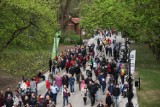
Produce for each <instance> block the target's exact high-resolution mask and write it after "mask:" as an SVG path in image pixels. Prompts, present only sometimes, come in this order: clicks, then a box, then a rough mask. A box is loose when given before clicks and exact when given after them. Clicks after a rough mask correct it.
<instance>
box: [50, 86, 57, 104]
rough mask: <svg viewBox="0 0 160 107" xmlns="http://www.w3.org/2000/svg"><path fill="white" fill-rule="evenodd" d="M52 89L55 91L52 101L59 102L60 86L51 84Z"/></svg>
mask: <svg viewBox="0 0 160 107" xmlns="http://www.w3.org/2000/svg"><path fill="white" fill-rule="evenodd" d="M50 90H51V92H52V93H53V98H52V101H54V104H56V103H57V93H58V87H57V86H56V85H55V84H53V85H51V87H50Z"/></svg>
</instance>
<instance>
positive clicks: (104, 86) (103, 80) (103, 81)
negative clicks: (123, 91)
mask: <svg viewBox="0 0 160 107" xmlns="http://www.w3.org/2000/svg"><path fill="white" fill-rule="evenodd" d="M101 85H102V93H103V95H104V91H105V89H106V81H105V79H104V78H103V79H102V83H101Z"/></svg>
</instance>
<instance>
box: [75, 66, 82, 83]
mask: <svg viewBox="0 0 160 107" xmlns="http://www.w3.org/2000/svg"><path fill="white" fill-rule="evenodd" d="M74 72H75V74H76V81H77V83H79V82H80V80H79V79H80V73H81V70H80V67H79V66H78V65H76V67H75V69H74Z"/></svg>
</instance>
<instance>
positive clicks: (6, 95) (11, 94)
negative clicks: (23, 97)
mask: <svg viewBox="0 0 160 107" xmlns="http://www.w3.org/2000/svg"><path fill="white" fill-rule="evenodd" d="M9 94H10V96H11V97H13V93H12V91H11V90H10V88H9V87H8V88H7V91H6V92H5V96H4V98H5V99H6V98H7V97H8V95H9Z"/></svg>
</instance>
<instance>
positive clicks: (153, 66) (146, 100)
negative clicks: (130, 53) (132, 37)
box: [131, 44, 160, 107]
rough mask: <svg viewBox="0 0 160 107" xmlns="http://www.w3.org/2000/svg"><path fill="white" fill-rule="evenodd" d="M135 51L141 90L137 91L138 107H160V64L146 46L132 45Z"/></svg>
mask: <svg viewBox="0 0 160 107" xmlns="http://www.w3.org/2000/svg"><path fill="white" fill-rule="evenodd" d="M131 48H132V49H136V50H137V56H136V71H137V72H138V74H139V75H140V77H141V90H138V100H139V106H140V107H160V62H158V61H156V58H155V56H154V54H152V52H151V50H150V49H149V48H148V45H146V44H133V45H132V46H131Z"/></svg>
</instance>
